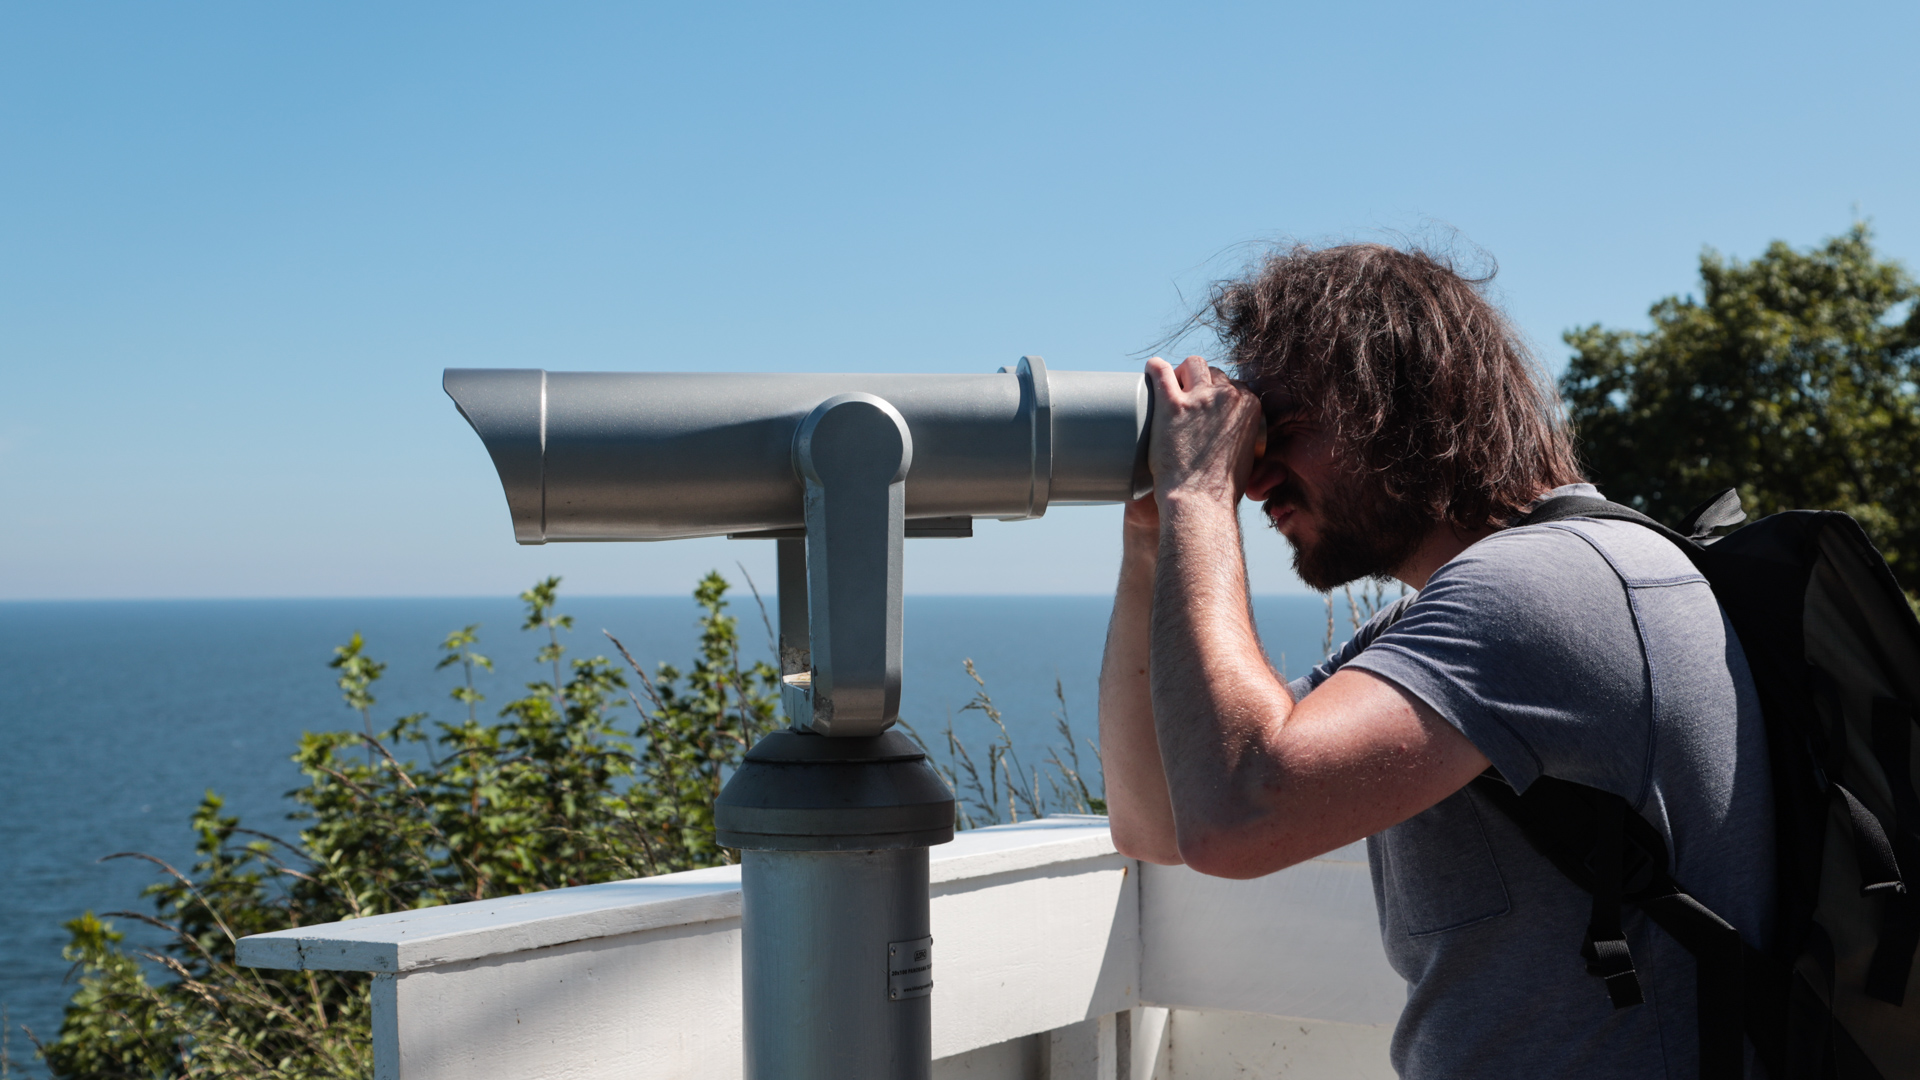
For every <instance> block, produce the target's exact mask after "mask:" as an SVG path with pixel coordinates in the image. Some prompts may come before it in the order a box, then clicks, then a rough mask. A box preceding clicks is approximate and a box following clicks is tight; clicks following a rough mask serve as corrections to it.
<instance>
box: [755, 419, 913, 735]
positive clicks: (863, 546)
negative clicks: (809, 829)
mask: <svg viewBox="0 0 1920 1080" xmlns="http://www.w3.org/2000/svg"><path fill="white" fill-rule="evenodd" d="M912 464H913V436H912V434H911V433H910V432H909V431H908V429H907V422H906V420H905V419H903V418H902V417H901V415H900V412H899V410H897V409H895V408H894V407H893V406H892V405H891V404H889V403H888V402H887V401H886V399H884V398H880V397H876V396H874V395H872V394H857V393H856V394H837V395H835V396H833V397H830V398H828V399H827V400H825V401H823V402H821V403H820V404H819V405H818V406H817V407H815V408H814V410H813V412H812V413H810V414H808V416H807V418H806V420H804V421H802V422H801V424H800V427H799V429H798V430H797V431H796V432H795V433H794V442H793V465H794V471H795V472H796V473H798V474H799V476H800V478H801V480H802V482H803V483H804V484H805V487H806V495H805V504H804V509H805V515H806V526H807V539H806V545H807V625H808V635H807V636H808V642H807V644H808V648H809V650H810V654H811V655H810V662H811V665H812V677H811V686H810V689H809V693H808V696H809V698H810V699H811V700H810V701H809V705H810V707H811V708H810V711H811V726H812V728H813V730H814V731H817V732H819V733H820V734H822V735H841V736H847V735H854V736H858V735H878V734H880V733H881V732H883V731H885V730H886V729H887V728H889V727H891V726H893V722H894V721H895V720H896V719H897V718H898V717H899V715H900V666H901V664H900V653H901V638H900V630H901V562H902V559H901V556H902V548H903V546H904V543H905V536H906V479H907V470H908V469H909V468H910V467H911V466H912ZM783 659H784V658H783Z"/></svg>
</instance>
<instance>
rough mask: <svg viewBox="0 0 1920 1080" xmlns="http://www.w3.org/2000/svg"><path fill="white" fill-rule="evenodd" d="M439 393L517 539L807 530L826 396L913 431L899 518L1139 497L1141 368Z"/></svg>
mask: <svg viewBox="0 0 1920 1080" xmlns="http://www.w3.org/2000/svg"><path fill="white" fill-rule="evenodd" d="M442 385H443V386H444V387H445V389H446V392H447V394H448V396H449V397H451V398H453V401H454V404H456V405H458V406H459V408H460V412H461V415H463V416H465V417H466V418H467V421H468V422H469V423H471V424H472V425H473V428H474V430H475V431H476V432H478V433H479V435H480V438H481V440H482V441H483V442H484V443H485V444H486V447H487V452H488V453H489V454H490V455H491V456H492V458H493V463H494V467H495V468H496V469H498V471H499V473H500V482H501V484H502V486H504V487H505V489H506V495H507V506H508V508H509V510H510V511H511V513H512V516H513V531H514V537H515V539H517V540H518V541H519V542H520V543H522V544H543V543H546V542H547V541H549V540H671V539H679V538H684V537H694V536H717V535H723V534H726V533H741V532H756V531H762V530H770V529H793V528H800V527H802V526H803V524H804V521H803V518H804V512H803V507H802V503H803V494H804V487H803V482H802V479H801V477H800V475H799V473H798V470H797V469H796V467H795V460H796V459H795V445H794V436H795V433H796V431H798V429H799V428H800V425H801V423H802V421H804V420H805V419H806V418H807V415H808V414H809V413H810V412H811V411H812V410H813V409H814V407H815V406H817V405H819V404H820V403H822V402H824V401H826V400H827V399H829V398H831V397H834V396H835V395H838V394H846V393H862V394H872V395H874V396H876V397H880V398H883V399H885V400H886V401H887V403H889V404H891V405H892V406H893V408H895V409H896V410H898V411H899V413H900V416H901V417H902V418H903V419H904V420H905V421H906V425H907V428H908V430H909V432H910V434H911V451H910V453H911V458H912V460H911V465H910V467H909V469H908V471H907V477H906V516H907V518H909V519H914V518H937V517H953V516H959V515H967V516H970V517H994V518H1007V519H1012V518H1030V517H1039V516H1040V515H1041V514H1044V513H1045V512H1046V509H1047V507H1048V506H1049V505H1051V504H1055V503H1066V504H1074V503H1110V502H1124V501H1126V500H1128V499H1132V498H1135V497H1137V496H1139V495H1143V494H1145V493H1146V492H1147V491H1148V490H1150V489H1151V487H1152V481H1151V479H1150V477H1149V476H1148V474H1147V469H1146V435H1147V421H1148V410H1149V408H1150V404H1151V397H1150V396H1149V394H1148V390H1147V384H1146V380H1145V378H1144V376H1142V375H1141V374H1140V373H1138V372H1134V373H1125V372H1106V371H1055V372H1049V371H1048V370H1047V369H1046V365H1045V364H1044V363H1042V362H1041V361H1040V360H1039V359H1038V358H1035V357H1028V358H1024V359H1023V360H1022V361H1021V362H1020V364H1019V366H1018V367H1017V368H1014V369H1005V368H1003V369H1001V371H1000V373H998V374H979V375H918V374H912V375H903V374H845V375H833V374H720V373H616V372H561V371H542V370H538V369H478V368H449V369H447V372H446V375H445V377H444V380H443V383H442Z"/></svg>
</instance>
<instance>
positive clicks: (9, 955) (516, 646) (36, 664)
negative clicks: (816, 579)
mask: <svg viewBox="0 0 1920 1080" xmlns="http://www.w3.org/2000/svg"><path fill="white" fill-rule="evenodd" d="M736 599H739V598H738V597H736ZM1107 607H1108V601H1106V600H1104V599H1102V598H1098V597H1048V598H1033V597H1017V598H1007V597H915V598H910V599H909V600H908V601H907V637H906V671H905V694H904V700H903V705H902V713H903V716H904V717H905V719H906V720H907V721H908V722H909V723H911V724H913V725H914V726H915V727H916V728H918V729H919V730H920V732H921V733H922V735H923V736H925V737H927V738H928V740H929V742H932V741H934V740H935V739H936V738H937V736H938V733H939V732H940V730H941V729H942V728H943V726H944V725H945V723H946V722H947V719H948V717H950V716H951V717H952V718H953V722H954V726H955V729H956V731H957V732H958V733H959V734H960V735H961V737H962V738H963V739H965V740H966V741H967V742H968V743H969V744H970V745H973V746H975V747H981V746H984V745H985V743H986V741H987V731H986V728H985V721H983V720H981V719H980V718H979V717H978V715H977V714H975V713H962V712H961V708H962V706H964V705H965V704H966V703H967V701H968V700H969V699H970V698H971V697H972V696H973V691H974V687H973V684H972V682H971V681H970V680H969V679H968V678H967V675H966V673H965V671H964V670H963V669H962V667H961V661H962V660H963V659H966V658H969V657H970V658H972V659H973V660H974V662H975V664H976V666H977V667H978V669H979V671H980V673H981V675H982V676H983V677H984V678H985V679H986V681H987V687H988V690H989V692H990V693H992V695H993V697H994V699H995V702H996V704H998V705H999V706H1000V708H1001V709H1002V710H1003V711H1004V712H1005V714H1006V719H1007V724H1008V727H1009V728H1010V729H1011V730H1012V732H1013V735H1014V739H1015V743H1016V746H1017V748H1018V749H1019V750H1020V751H1021V753H1022V755H1023V757H1024V758H1025V759H1026V761H1027V762H1028V764H1029V765H1033V764H1038V763H1039V762H1040V761H1041V760H1042V759H1043V758H1044V756H1045V750H1044V748H1045V747H1046V746H1048V745H1050V744H1051V743H1052V742H1054V740H1055V735H1054V721H1053V714H1054V712H1055V710H1056V709H1057V708H1058V705H1057V703H1056V701H1055V700H1054V680H1055V679H1056V678H1057V679H1059V680H1060V682H1061V684H1062V685H1063V687H1064V689H1065V692H1066V703H1067V711H1068V715H1069V717H1070V719H1071V721H1072V724H1073V727H1074V729H1075V731H1076V733H1077V734H1079V735H1080V736H1084V737H1091V736H1093V735H1094V733H1095V728H1094V696H1095V692H1096V687H1095V679H1096V676H1097V674H1098V672H1099V666H1100V648H1101V642H1102V637H1103V634H1104V632H1105V626H1106V618H1107ZM1254 608H1255V614H1256V616H1257V618H1258V620H1259V622H1260V625H1261V628H1262V633H1263V636H1264V638H1265V640H1266V642H1267V647H1268V649H1269V650H1270V651H1271V652H1272V653H1273V655H1274V659H1275V661H1276V662H1278V661H1280V660H1281V657H1282V654H1284V655H1285V657H1286V663H1285V666H1286V667H1287V668H1289V669H1291V673H1292V674H1294V675H1298V674H1301V673H1302V672H1303V671H1304V670H1305V669H1306V667H1308V666H1309V665H1310V664H1311V663H1312V662H1315V661H1317V659H1318V656H1319V653H1320V648H1321V642H1322V639H1323V635H1324V633H1325V629H1326V615H1325V608H1324V606H1323V605H1322V602H1321V600H1320V599H1319V598H1317V597H1311V596H1307V597H1269V598H1262V599H1261V600H1259V601H1256V602H1255V605H1254ZM561 610H562V611H564V612H567V613H570V614H572V615H573V616H574V617H575V619H576V628H575V630H574V632H573V633H572V634H571V635H569V636H568V644H569V645H570V647H571V649H572V652H571V654H570V655H573V656H592V655H597V654H609V655H611V654H612V649H611V648H610V647H609V646H608V645H607V644H606V642H605V639H604V638H602V637H601V636H600V631H601V630H602V629H603V628H605V629H608V630H611V631H613V633H614V634H615V635H617V636H618V637H619V638H620V639H621V640H622V641H623V642H625V643H626V645H627V647H628V648H629V649H630V650H631V651H632V652H633V654H634V656H635V658H636V659H638V660H639V661H640V662H641V663H642V664H643V665H646V666H647V667H648V668H649V669H651V668H652V667H653V666H654V665H655V664H658V663H659V662H661V661H668V662H673V663H677V664H681V665H685V664H686V662H687V661H688V660H689V659H690V658H691V657H692V655H693V646H694V643H695V641H696V638H697V627H696V619H697V616H698V613H699V612H698V609H697V608H696V607H695V605H694V604H693V602H692V600H690V599H687V600H678V599H673V598H662V597H636V598H606V597H593V598H579V599H566V598H564V596H563V603H562V605H561ZM732 611H733V613H734V614H736V615H739V616H740V617H741V632H742V633H741V636H742V638H743V640H744V641H745V642H746V643H747V645H748V646H749V652H750V653H751V654H752V655H753V656H759V657H764V656H767V655H768V654H769V652H770V650H769V649H768V647H767V643H766V638H767V635H766V631H765V629H764V627H763V625H762V623H761V621H760V614H759V611H758V609H757V608H756V607H755V606H754V604H753V600H752V597H751V596H746V597H745V598H744V600H740V602H737V603H736V604H735V605H734V607H733V609H732ZM1342 614H1343V618H1342V621H1341V629H1342V631H1344V630H1345V629H1346V620H1345V618H1344V614H1345V613H1344V610H1343V612H1342ZM520 615H521V608H520V605H519V604H518V603H517V602H515V601H512V600H484V599H451V600H447V599H435V600H240V601H232V600H222V601H141V602H75V603H5V604H0V693H3V694H4V697H0V748H4V749H0V1004H4V1005H5V1006H6V1009H7V1011H8V1013H9V1014H10V1015H11V1017H12V1020H13V1021H14V1022H15V1023H16V1024H18V1023H25V1024H27V1025H29V1026H31V1027H32V1028H33V1029H34V1030H35V1031H37V1032H39V1033H41V1034H42V1036H43V1037H44V1036H49V1035H51V1034H52V1033H53V1032H54V1031H55V1030H57V1028H58V1026H59V1017H60V1010H61V1006H62V1005H63V1003H64V1001H65V998H66V994H67V992H68V991H67V989H66V988H65V987H63V985H62V980H63V978H64V977H65V976H66V974H67V966H66V964H65V963H64V962H63V961H62V960H61V959H60V947H61V945H62V944H63V943H64V942H65V940H66V935H65V932H64V931H63V930H62V929H61V926H60V924H61V923H62V922H63V921H65V920H67V919H71V918H73V917H74V916H76V915H78V914H80V913H81V912H82V911H86V910H93V911H97V912H106V911H113V910H123V909H135V910H145V906H144V904H143V902H142V901H141V899H140V896H139V891H140V889H141V887H142V886H143V885H145V884H147V883H148V882H149V881H151V880H153V874H152V868H151V866H149V865H147V864H144V863H140V862H137V861H134V860H124V859H123V860H116V861H111V862H104V863H103V862H100V861H98V860H99V859H100V858H101V857H102V856H105V855H110V854H112V853H114V852H121V851H141V852H147V853H149V854H152V855H155V856H158V857H160V858H162V859H166V860H168V861H170V862H174V863H175V864H177V865H182V866H183V867H184V865H185V864H186V863H187V862H188V861H190V860H191V857H192V836H191V834H190V833H189V832H188V830H187V820H188V817H189V815H190V814H191V813H192V811H193V808H194V806H195V804H196V803H197V802H198V800H199V798H200V796H201V794H202V793H203V792H205V791H206V790H208V789H209V788H211V789H213V790H215V791H218V792H219V793H220V794H221V795H223V796H225V797H226V799H227V806H228V808H229V810H231V811H238V812H239V813H240V814H241V816H242V819H243V821H244V822H245V823H246V824H248V825H249V826H251V827H254V828H260V829H264V830H266V831H268V832H275V831H282V830H284V831H286V832H289V833H290V832H292V831H294V830H292V829H291V828H290V827H289V826H288V823H287V822H286V820H285V816H286V810H287V807H286V803H285V802H284V794H285V793H286V792H287V791H288V790H290V789H292V788H294V787H297V786H299V784H300V779H301V778H300V775H299V772H298V770H296V769H295V768H294V766H293V764H292V763H291V761H289V755H290V754H291V753H292V752H293V749H294V746H295V744H296V743H297V741H298V739H299V737H300V733H301V732H303V731H313V730H333V729H342V728H353V729H357V728H358V727H359V722H358V719H357V717H355V716H354V715H353V714H352V713H350V712H349V711H348V710H347V708H346V706H345V705H344V704H343V703H342V702H341V700H340V696H339V691H338V690H337V689H336V688H335V686H334V684H333V680H334V672H332V671H331V670H329V669H328V668H327V666H326V665H327V661H328V660H329V659H331V658H332V650H333V647H334V646H336V645H339V644H341V643H343V642H345V641H346V639H347V637H348V635H350V634H352V633H353V632H355V631H356V630H357V631H359V632H360V633H361V634H363V635H364V636H365V638H366V641H367V648H368V651H369V653H370V654H371V655H373V656H374V657H375V658H377V659H380V660H384V661H386V662H387V663H388V665H389V666H388V669H387V673H386V677H385V678H384V679H383V680H381V682H380V683H379V684H378V685H377V686H376V688H375V695H376V697H377V698H378V699H379V703H378V705H377V706H376V707H375V710H374V714H375V719H376V721H379V720H390V719H391V718H392V717H394V716H398V715H401V714H404V713H409V712H417V711H426V712H430V713H431V714H432V715H433V717H435V718H438V719H447V720H452V719H454V718H455V717H456V716H458V715H459V714H460V713H462V712H464V708H463V707H461V706H459V705H457V704H456V703H454V702H453V701H451V700H449V699H448V698H447V692H448V690H450V689H451V688H452V687H453V686H454V685H455V680H456V675H455V672H453V671H452V670H449V671H440V672H436V671H435V670H434V663H435V661H436V660H437V659H438V657H439V652H438V650H437V645H438V643H439V642H440V641H441V640H442V639H443V638H444V637H445V636H446V634H447V632H448V631H450V630H453V629H457V628H458V627H461V626H463V625H465V624H467V623H480V624H481V629H480V633H481V645H480V651H481V652H483V653H485V654H486V655H488V656H491V657H493V659H494V661H495V663H496V665H497V671H496V672H495V673H494V674H492V675H487V674H485V673H482V675H481V678H480V689H481V690H482V692H484V693H486V694H487V695H488V698H489V702H488V704H486V705H483V706H482V709H483V710H485V709H491V708H497V707H498V706H499V705H500V704H503V703H504V702H506V701H508V700H511V699H512V698H513V697H515V696H517V693H518V690H519V687H520V686H521V684H523V683H525V682H527V681H529V680H531V679H534V678H538V677H540V674H541V672H540V671H539V670H538V668H537V666H536V665H535V664H534V663H533V662H532V659H531V657H532V654H533V651H534V649H535V648H537V647H538V644H539V642H538V641H537V640H536V639H535V638H534V637H533V636H532V635H529V634H523V633H521V632H520V631H519V629H518V627H519V624H520ZM483 715H487V713H483ZM1083 750H1084V744H1083ZM117 921H118V923H119V925H120V926H121V928H122V929H130V927H129V925H128V921H127V920H124V919H122V920H117ZM130 936H134V937H136V939H137V934H136V935H130ZM11 1041H12V1044H13V1045H12V1049H13V1052H14V1054H15V1055H16V1056H18V1055H20V1054H21V1053H22V1051H23V1049H24V1040H23V1039H21V1038H20V1037H19V1035H18V1032H17V1030H16V1032H15V1035H14V1038H13V1039H12V1040H11Z"/></svg>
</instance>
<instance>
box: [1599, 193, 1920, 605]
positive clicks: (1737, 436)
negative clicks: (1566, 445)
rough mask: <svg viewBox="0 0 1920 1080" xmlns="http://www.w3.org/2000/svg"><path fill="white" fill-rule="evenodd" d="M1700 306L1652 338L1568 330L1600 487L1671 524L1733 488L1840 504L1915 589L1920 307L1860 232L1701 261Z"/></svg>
mask: <svg viewBox="0 0 1920 1080" xmlns="http://www.w3.org/2000/svg"><path fill="white" fill-rule="evenodd" d="M1700 280H1701V296H1700V298H1699V299H1695V298H1694V297H1692V296H1687V297H1684V298H1682V297H1677V296H1670V297H1667V298H1666V299H1664V300H1661V301H1660V302H1659V303H1656V304H1655V305H1653V308H1652V312H1651V314H1652V318H1653V328H1652V329H1651V330H1650V331H1648V332H1645V333H1641V332H1636V331H1629V330H1610V329H1604V328H1602V327H1601V326H1599V325H1598V324H1596V325H1593V326H1588V327H1584V328H1581V329H1576V330H1572V331H1569V332H1568V333H1567V334H1566V341H1567V343H1568V344H1569V345H1571V346H1573V349H1574V355H1573V359H1572V361H1571V362H1570V363H1569V365H1568V367H1567V373H1566V375H1565V377H1564V378H1563V380H1562V383H1561V389H1562V392H1563V394H1564V395H1565V397H1566V401H1567V405H1568V408H1569V410H1570V415H1571V419H1572V421H1573V424H1574V428H1575V430H1576V432H1577V434H1578V435H1579V438H1580V444H1581V449H1582V452H1583V454H1584V456H1585V459H1586V462H1587V466H1588V469H1589V471H1590V473H1591V475H1592V476H1593V478H1594V481H1595V482H1596V483H1597V484H1599V485H1600V488H1601V490H1602V491H1603V492H1605V493H1606V494H1607V496H1608V497H1610V498H1612V499H1614V500H1616V501H1620V502H1625V503H1628V504H1629V505H1632V506H1634V507H1636V508H1638V509H1640V510H1642V511H1644V512H1646V513H1647V514H1649V515H1650V516H1652V517H1655V518H1657V519H1660V520H1663V521H1671V520H1673V519H1676V518H1678V517H1679V516H1680V515H1682V514H1684V513H1685V512H1686V511H1687V510H1689V509H1690V508H1691V507H1693V506H1694V505H1696V504H1697V503H1699V502H1700V501H1702V500H1704V499H1706V498H1708V497H1709V496H1711V495H1713V494H1714V493H1715V492H1717V491H1719V490H1721V489H1723V488H1729V487H1732V488H1738V489H1739V491H1740V496H1741V499H1742V500H1743V501H1744V502H1745V504H1746V506H1747V509H1748V512H1749V513H1750V514H1752V515H1754V516H1759V515H1763V514H1769V513H1774V512H1776V511H1780V510H1788V509H1793V508H1811V509H1831V510H1843V511H1845V512H1847V513H1849V514H1852V515H1853V516H1854V517H1855V518H1857V519H1858V520H1859V521H1860V523H1861V524H1862V525H1863V526H1865V527H1866V529H1867V532H1868V534H1869V535H1871V536H1872V537H1873V538H1874V540H1875V542H1876V543H1877V544H1879V546H1880V548H1881V551H1882V552H1883V553H1884V554H1885V555H1886V557H1887V562H1888V563H1889V564H1890V565H1891V566H1892V567H1893V571H1894V574H1895V575H1896V576H1897V577H1898V578H1899V579H1900V581H1901V584H1902V585H1903V586H1904V587H1906V588H1907V589H1908V590H1909V591H1912V590H1914V589H1915V588H1916V587H1917V586H1920V498H1915V495H1916V490H1915V485H1914V483H1913V480H1912V476H1913V470H1914V465H1915V462H1916V461H1920V391H1917V390H1916V386H1915V382H1916V367H1917V366H1920V309H1916V308H1915V307H1914V300H1915V298H1916V296H1920V289H1916V286H1915V283H1914V280H1913V278H1912V277H1911V276H1909V275H1908V273H1907V272H1906V270H1905V269H1904V268H1903V267H1902V266H1901V265H1900V264H1899V263H1897V262H1894V261H1892V260H1889V259H1884V258H1882V257H1880V256H1879V255H1878V254H1877V253H1876V252H1875V251H1874V249H1873V244H1872V236H1871V234H1870V232H1869V231H1868V229H1867V227H1866V226H1865V225H1856V226H1854V227H1853V229H1851V230H1850V231H1848V232H1847V233H1845V234H1844V235H1841V236H1837V237H1834V238H1833V239H1831V240H1828V241H1827V242H1826V243H1825V244H1824V245H1822V246H1820V247H1817V248H1814V249H1812V250H1808V251H1804V252H1803V251H1795V250H1793V249H1792V248H1790V247H1789V246H1787V245H1786V244H1785V243H1783V242H1775V243H1774V244H1772V245H1771V246H1769V247H1768V248H1767V251H1766V253H1765V254H1764V255H1762V256H1761V257H1759V258H1758V259H1755V260H1753V261H1751V262H1741V261H1739V260H1737V259H1726V258H1722V257H1721V256H1720V255H1718V254H1716V253H1715V252H1713V251H1708V252H1706V253H1705V254H1703V255H1702V256H1701V259H1700Z"/></svg>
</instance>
